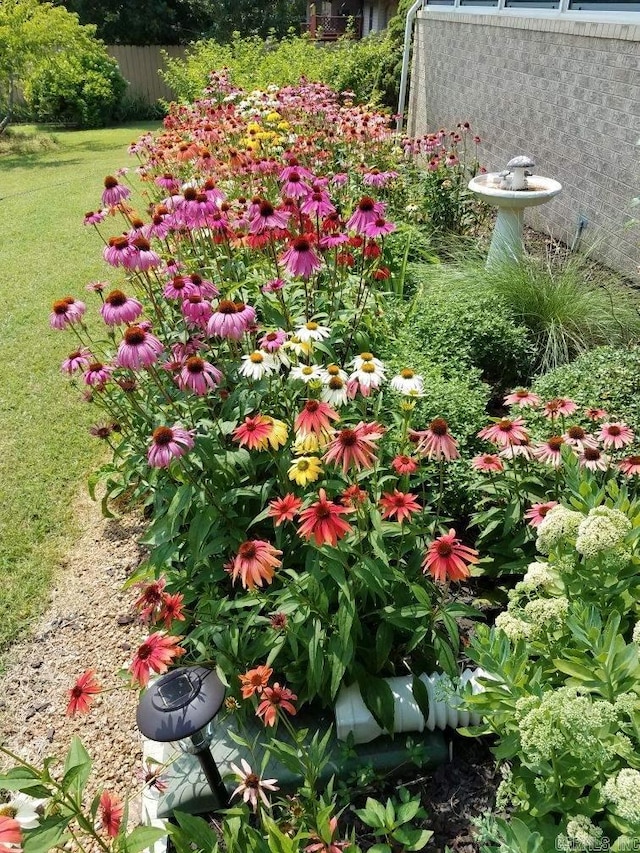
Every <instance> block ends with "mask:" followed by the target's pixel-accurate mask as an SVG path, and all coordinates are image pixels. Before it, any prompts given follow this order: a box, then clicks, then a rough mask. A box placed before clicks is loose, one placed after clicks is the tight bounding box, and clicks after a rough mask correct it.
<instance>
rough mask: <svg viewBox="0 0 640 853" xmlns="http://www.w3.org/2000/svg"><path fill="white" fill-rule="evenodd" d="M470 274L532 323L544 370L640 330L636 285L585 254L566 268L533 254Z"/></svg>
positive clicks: (626, 338)
mask: <svg viewBox="0 0 640 853" xmlns="http://www.w3.org/2000/svg"><path fill="white" fill-rule="evenodd" d="M469 275H472V276H474V277H475V278H476V279H477V281H478V284H479V286H481V287H488V288H490V290H491V291H492V292H493V293H494V294H496V295H498V296H499V297H500V298H501V299H502V300H504V302H505V304H506V305H508V306H509V308H510V309H511V310H512V312H513V314H514V316H515V317H516V318H517V319H518V320H519V321H520V322H521V323H523V324H525V325H526V326H527V327H528V328H529V330H530V333H531V335H532V337H533V340H534V343H535V345H536V349H537V351H538V356H537V362H538V366H539V368H540V370H541V371H546V370H550V369H552V368H554V367H557V366H558V365H560V364H565V363H566V362H568V361H571V359H572V358H575V356H577V355H579V354H580V353H582V352H584V351H585V350H588V349H591V348H593V347H596V346H599V345H601V344H616V343H618V344H623V343H626V342H628V341H630V340H634V339H637V338H638V335H640V316H639V315H638V310H637V309H638V305H639V303H638V299H637V297H636V295H635V294H634V293H633V291H631V290H630V289H629V288H628V287H624V286H622V285H620V284H619V283H618V282H616V281H615V280H614V279H613V277H612V276H607V275H606V274H603V273H594V272H593V271H592V270H590V269H589V268H588V267H587V265H586V264H585V262H584V260H582V259H581V258H577V257H574V258H571V259H570V260H569V262H568V263H567V264H566V265H565V266H564V267H563V268H561V269H552V268H550V267H548V266H547V265H545V264H542V263H540V262H539V261H537V260H535V259H528V260H524V261H522V263H519V264H513V265H504V266H500V267H498V268H497V269H494V270H487V271H483V272H481V273H480V274H479V271H478V270H475V271H472V272H470V273H469Z"/></svg>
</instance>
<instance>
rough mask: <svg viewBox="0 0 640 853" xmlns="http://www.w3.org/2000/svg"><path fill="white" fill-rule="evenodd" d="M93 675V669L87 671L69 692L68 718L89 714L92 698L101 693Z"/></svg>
mask: <svg viewBox="0 0 640 853" xmlns="http://www.w3.org/2000/svg"><path fill="white" fill-rule="evenodd" d="M95 675H96V673H95V670H94V669H88V670H87V671H86V672H84V673H83V674H82V675H81V676H80V677H79V678H78V680H77V681H76V683H75V684H74V685H73V687H72V688H71V690H69V704H68V705H67V716H68V717H74V716H75V715H76V714H88V713H89V710H90V708H91V704H92V702H93V698H94V696H96V695H97V694H98V693H100V692H101V691H102V687H101V686H100V684H99V682H98V680H97V679H96V677H95Z"/></svg>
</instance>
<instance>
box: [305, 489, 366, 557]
mask: <svg viewBox="0 0 640 853" xmlns="http://www.w3.org/2000/svg"><path fill="white" fill-rule="evenodd" d="M350 512H353V509H352V508H351V507H344V506H338V504H336V503H334V502H333V501H330V500H328V499H327V493H326V492H325V490H324V489H320V490H319V492H318V500H317V501H316V502H315V503H312V504H311V506H309V507H307V509H303V510H302V512H301V513H300V521H301V524H300V527H299V528H298V534H299V535H300V536H302V537H303V539H311V538H312V537H313V539H314V540H315V542H316V545H331V546H333V547H335V545H336V543H337V542H338V539H342V537H343V536H346V534H347V533H351V531H352V529H353V528H352V527H351V525H350V524H348V523H347V522H346V521H345V520H344V519H343V518H341V517H340V516H342V515H345V514H347V513H350Z"/></svg>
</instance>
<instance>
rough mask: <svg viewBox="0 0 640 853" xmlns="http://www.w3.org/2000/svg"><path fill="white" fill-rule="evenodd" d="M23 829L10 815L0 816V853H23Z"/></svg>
mask: <svg viewBox="0 0 640 853" xmlns="http://www.w3.org/2000/svg"><path fill="white" fill-rule="evenodd" d="M21 844H22V827H21V826H20V824H19V823H18V821H17V820H14V818H12V817H9V815H0V853H22V847H21Z"/></svg>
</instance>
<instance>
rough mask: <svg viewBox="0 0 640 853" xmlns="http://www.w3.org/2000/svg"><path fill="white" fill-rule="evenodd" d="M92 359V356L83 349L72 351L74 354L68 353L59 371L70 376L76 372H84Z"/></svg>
mask: <svg viewBox="0 0 640 853" xmlns="http://www.w3.org/2000/svg"><path fill="white" fill-rule="evenodd" d="M92 358H93V356H92V355H91V353H90V352H89V350H88V349H85V348H84V347H83V348H82V349H78V350H74V352H70V353H69V355H68V356H67V357H66V358H65V360H64V361H63V362H62V364H61V365H60V370H61V371H62V372H63V373H68V374H69V376H71V374H72V373H76V371H78V370H84V369H85V367H89V364H90V363H91V359H92Z"/></svg>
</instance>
